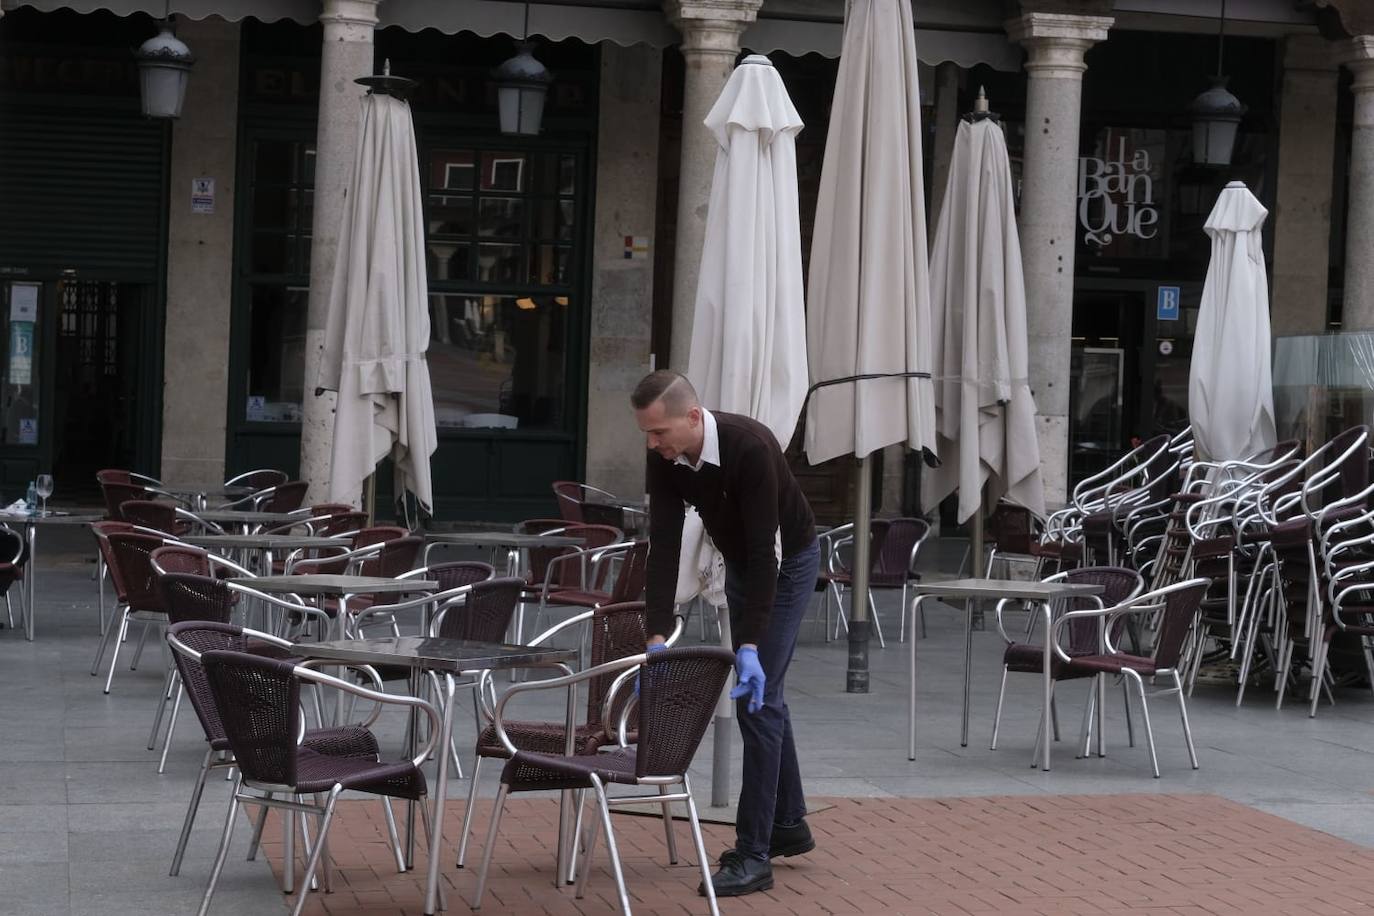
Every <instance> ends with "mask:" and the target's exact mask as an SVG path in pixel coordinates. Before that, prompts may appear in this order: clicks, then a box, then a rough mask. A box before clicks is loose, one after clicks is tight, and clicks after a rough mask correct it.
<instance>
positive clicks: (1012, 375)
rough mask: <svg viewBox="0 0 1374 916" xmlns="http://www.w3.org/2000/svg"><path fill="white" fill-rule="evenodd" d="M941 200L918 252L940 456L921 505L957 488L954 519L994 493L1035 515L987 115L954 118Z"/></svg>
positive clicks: (1017, 319)
mask: <svg viewBox="0 0 1374 916" xmlns="http://www.w3.org/2000/svg"><path fill="white" fill-rule="evenodd" d="M983 104H985V103H983ZM944 200H945V204H944V208H943V210H942V211H941V213H940V219H939V222H938V223H937V224H936V227H935V240H934V243H933V245H932V246H931V259H930V298H931V309H932V313H931V330H932V333H933V338H932V339H933V340H934V350H935V352H934V374H935V379H936V381H935V411H936V421H935V429H936V435H937V437H938V438H937V440H936V441H937V443H938V444H939V452H940V458H941V461H942V464H941V467H939V468H937V469H934V470H932V471H929V472H927V474H925V475H924V478H923V481H922V483H923V487H924V491H925V492H924V495H923V498H922V501H921V502H922V504H923V505H927V506H929V505H934V504H935V503H937V502H939V501H940V500H941V499H943V498H944V497H946V496H948V495H949V494H950V493H952V492H953V491H954V490H955V489H958V491H959V507H958V512H957V518H958V520H959V521H960V522H966V521H968V520H969V519H970V518H972V517H973V516H974V515H975V514H977V513H978V512H979V510H980V508H981V507H982V506H983V505H984V502H985V501H986V504H987V505H992V504H994V503H996V501H997V500H998V499H1000V498H1001V497H1002V496H1004V495H1005V496H1007V497H1008V498H1010V499H1011V500H1013V501H1015V502H1017V503H1019V504H1021V505H1023V506H1026V507H1028V508H1029V509H1031V510H1033V511H1034V512H1036V513H1038V514H1041V515H1043V514H1044V511H1045V491H1044V484H1043V482H1042V481H1041V478H1040V443H1039V439H1038V437H1037V436H1036V432H1035V401H1034V399H1033V398H1032V397H1031V392H1030V383H1029V379H1028V372H1029V363H1030V361H1029V356H1028V344H1027V340H1026V285H1025V278H1024V275H1023V274H1022V270H1021V242H1020V239H1019V237H1018V235H1017V231H1016V213H1015V206H1014V193H1013V191H1012V178H1011V166H1010V161H1009V159H1008V157H1007V144H1006V139H1005V137H1004V136H1003V133H1002V128H1001V126H1000V125H999V124H998V123H997V122H996V121H995V120H994V119H993V118H992V117H988V116H983V115H981V114H978V113H976V114H975V115H973V116H972V119H971V120H965V121H962V122H960V124H959V130H958V133H957V135H956V137H955V140H954V154H953V157H952V160H951V164H950V172H949V183H948V186H947V189H946V191H945V197H944ZM977 546H978V547H980V546H981V545H977ZM974 555H975V556H977V555H978V553H975V554H974ZM975 572H977V570H976V569H975Z"/></svg>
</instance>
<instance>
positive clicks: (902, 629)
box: [897, 582, 907, 642]
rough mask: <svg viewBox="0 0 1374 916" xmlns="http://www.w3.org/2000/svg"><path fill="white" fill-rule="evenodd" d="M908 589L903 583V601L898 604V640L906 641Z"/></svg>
mask: <svg viewBox="0 0 1374 916" xmlns="http://www.w3.org/2000/svg"><path fill="white" fill-rule="evenodd" d="M906 591H907V585H906V583H905V582H903V583H902V603H901V604H899V605H897V642H906Z"/></svg>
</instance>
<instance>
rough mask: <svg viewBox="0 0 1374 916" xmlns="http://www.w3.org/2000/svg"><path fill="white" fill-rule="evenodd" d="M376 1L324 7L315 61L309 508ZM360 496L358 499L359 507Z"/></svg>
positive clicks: (321, 458) (319, 489)
mask: <svg viewBox="0 0 1374 916" xmlns="http://www.w3.org/2000/svg"><path fill="white" fill-rule="evenodd" d="M379 2H380V0H324V12H323V13H321V14H320V22H321V23H323V25H324V41H323V43H322V49H323V54H322V57H321V60H320V113H319V127H318V129H317V130H318V132H317V134H316V141H315V213H314V219H313V221H312V224H311V233H312V241H311V248H310V306H309V311H308V313H307V316H306V323H305V383H304V385H303V392H302V399H303V400H304V402H305V403H304V404H303V405H302V410H301V471H300V476H301V479H302V480H308V481H310V492H309V494H308V495H307V496H306V502H307V503H310V502H322V501H323V500H324V499H325V497H326V496H327V495H328V493H329V476H330V446H331V443H332V441H333V438H334V402H335V396H334V394H333V392H326V393H324V394H322V395H320V396H319V397H316V396H315V387H316V385H317V383H318V381H319V373H320V354H321V352H322V350H323V347H324V327H325V322H326V321H327V319H328V316H329V284H330V283H331V282H332V281H333V278H334V262H335V260H336V258H337V257H338V252H339V224H340V222H341V221H342V219H343V209H344V193H345V189H346V187H347V185H348V178H349V175H350V174H351V172H352V169H353V156H354V152H355V148H356V146H357V142H358V124H359V122H360V120H361V114H362V108H361V105H360V104H359V100H360V99H361V98H362V96H363V92H364V90H363V87H362V86H359V85H358V84H357V83H355V82H353V80H355V79H356V78H358V77H360V76H366V75H367V74H369V73H372V72H373V66H372V57H373V44H372V37H373V32H374V31H376V28H377V4H378V3H379ZM361 495H362V494H359V498H360V499H361Z"/></svg>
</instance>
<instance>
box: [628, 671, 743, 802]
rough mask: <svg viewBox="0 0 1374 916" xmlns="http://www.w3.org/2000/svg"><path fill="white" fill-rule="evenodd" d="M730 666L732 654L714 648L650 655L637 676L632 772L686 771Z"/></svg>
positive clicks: (650, 773)
mask: <svg viewBox="0 0 1374 916" xmlns="http://www.w3.org/2000/svg"><path fill="white" fill-rule="evenodd" d="M734 665H735V656H734V654H733V653H731V652H730V651H729V650H728V649H724V648H721V647H719V646H701V647H692V648H688V649H664V650H663V651H661V652H654V653H652V654H651V655H649V657H648V660H647V661H646V662H645V664H644V670H643V671H642V672H641V673H640V676H639V749H638V753H637V754H636V757H635V775H636V776H638V777H640V778H643V777H646V776H667V775H673V774H678V773H685V772H687V769H688V767H690V766H691V765H692V758H693V757H695V756H696V753H697V746H698V745H700V744H701V739H702V736H703V735H705V734H706V726H707V725H709V724H710V723H711V717H712V715H713V714H714V713H715V708H716V702H717V701H718V700H719V699H720V691H721V688H722V687H724V686H725V678H726V677H727V676H728V675H729V674H730V671H731V669H732V668H734Z"/></svg>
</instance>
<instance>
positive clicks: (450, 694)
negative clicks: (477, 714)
mask: <svg viewBox="0 0 1374 916" xmlns="http://www.w3.org/2000/svg"><path fill="white" fill-rule="evenodd" d="M296 578H302V579H305V578H322V577H318V576H316V577H311V576H299V577H296ZM296 651H297V652H299V654H300V655H302V656H304V657H306V658H314V659H323V660H326V661H339V662H348V663H350V664H359V665H397V666H403V667H407V668H409V669H410V672H411V674H410V684H411V693H412V695H414V696H419V691H420V688H421V682H420V681H421V676H422V673H423V672H425V671H434V672H436V673H440V674H443V675H444V715H443V722H442V726H441V733H440V735H439V741H438V742H437V743H436V744H435V747H436V748H437V750H436V751H435V756H436V757H437V758H438V761H437V766H438V773H437V774H436V776H435V780H434V782H435V785H434V819H433V823H434V837H433V839H432V840H431V845H430V849H429V874H428V877H427V878H426V879H425V910H424V911H425V914H426V916H434V914H435V913H437V912H438V909H439V859H440V856H441V854H442V850H443V835H444V802H445V797H446V796H447V794H448V766H449V758H450V757H451V756H452V755H451V754H449V752H448V749H449V742H450V739H451V737H452V735H453V713H454V708H455V707H456V706H457V704H456V703H455V702H454V693H455V684H454V680H453V679H454V675H462V674H470V673H474V672H478V671H482V670H485V669H488V668H490V669H514V668H523V667H530V666H533V665H552V664H558V663H567V662H572V661H575V660H576V659H577V650H576V649H555V648H552V647H548V646H537V647H536V646H513V645H504V644H501V643H487V642H473V641H469V640H463V639H443V638H440V637H420V636H402V637H384V638H380V639H348V640H341V641H339V642H325V643H298V644H297V645H296ZM575 699H576V692H575V691H574V690H569V692H568V718H567V722H566V728H567V732H566V733H567V736H568V744H569V745H571V743H572V739H573V726H574V723H575V716H576V708H575V704H574V701H575ZM417 731H418V729H416V728H415V727H413V723H412V727H411V728H410V729H408V733H409V738H408V743H409V744H410V747H409V749H408V754H414V753H415V748H416V747H417V746H418V744H417V743H416V742H418V740H419V739H418V736H417V734H416V733H417ZM567 751H568V753H571V752H572V748H571V746H569V747H568V749H567ZM414 804H415V803H414V802H410V803H409V808H408V810H409V812H410V816H409V817H408V818H407V824H406V850H405V852H406V865H407V866H408V867H414V861H415V817H414ZM568 813H569V812H568V810H567V804H566V798H565V804H564V805H563V806H562V807H561V808H560V810H559V819H558V837H559V862H558V869H557V870H556V872H555V874H556V875H560V876H561V875H563V874H564V862H563V856H564V855H565V854H566V848H565V844H564V835H565V832H566V830H567V828H568V826H569V825H568V821H569V820H570V819H569V817H568Z"/></svg>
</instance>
